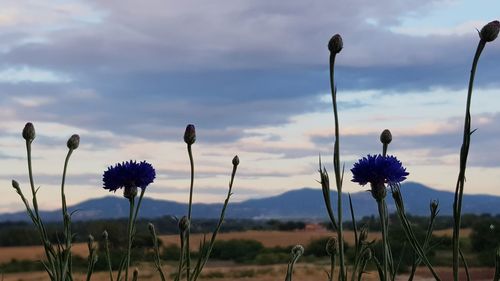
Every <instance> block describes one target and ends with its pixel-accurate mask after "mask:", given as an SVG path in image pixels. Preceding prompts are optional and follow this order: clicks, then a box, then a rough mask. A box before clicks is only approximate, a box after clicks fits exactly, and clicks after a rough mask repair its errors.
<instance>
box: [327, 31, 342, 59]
mask: <svg viewBox="0 0 500 281" xmlns="http://www.w3.org/2000/svg"><path fill="white" fill-rule="evenodd" d="M343 47H344V43H343V42H342V37H341V36H340V35H339V34H335V35H333V36H332V38H331V39H330V41H329V42H328V50H329V51H330V53H332V54H338V53H340V51H341V50H342V48H343Z"/></svg>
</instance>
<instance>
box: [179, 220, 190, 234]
mask: <svg viewBox="0 0 500 281" xmlns="http://www.w3.org/2000/svg"><path fill="white" fill-rule="evenodd" d="M189 226H190V223H189V219H188V218H187V217H186V216H183V217H182V218H181V219H180V220H179V230H180V231H181V233H184V232H185V231H187V230H188V229H189Z"/></svg>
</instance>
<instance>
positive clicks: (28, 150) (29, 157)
mask: <svg viewBox="0 0 500 281" xmlns="http://www.w3.org/2000/svg"><path fill="white" fill-rule="evenodd" d="M26 152H27V154H28V174H29V179H30V186H31V194H32V195H33V209H34V210H35V215H36V218H37V220H40V215H39V213H38V201H37V199H36V190H35V182H34V180H33V168H32V164H31V141H26Z"/></svg>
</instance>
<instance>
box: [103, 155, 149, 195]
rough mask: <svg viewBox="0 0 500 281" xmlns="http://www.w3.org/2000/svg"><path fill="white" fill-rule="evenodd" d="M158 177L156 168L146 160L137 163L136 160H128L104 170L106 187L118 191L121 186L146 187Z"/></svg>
mask: <svg viewBox="0 0 500 281" xmlns="http://www.w3.org/2000/svg"><path fill="white" fill-rule="evenodd" d="M155 177H156V172H155V169H154V168H153V166H152V165H151V164H149V163H148V162H146V161H142V162H139V163H137V162H136V161H132V160H130V161H127V162H122V163H118V164H116V165H115V166H111V167H109V168H108V170H107V171H105V172H104V175H103V177H102V180H103V182H104V189H109V191H116V190H117V189H120V188H122V187H123V188H125V189H136V188H138V187H140V188H142V189H144V188H146V187H147V186H148V185H149V184H150V183H152V182H153V181H154V179H155Z"/></svg>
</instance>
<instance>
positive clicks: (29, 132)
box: [23, 122, 36, 142]
mask: <svg viewBox="0 0 500 281" xmlns="http://www.w3.org/2000/svg"><path fill="white" fill-rule="evenodd" d="M35 136H36V133H35V126H33V124H32V123H31V122H28V123H26V125H24V129H23V138H24V139H25V140H26V141H28V142H32V141H33V140H34V139H35Z"/></svg>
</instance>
